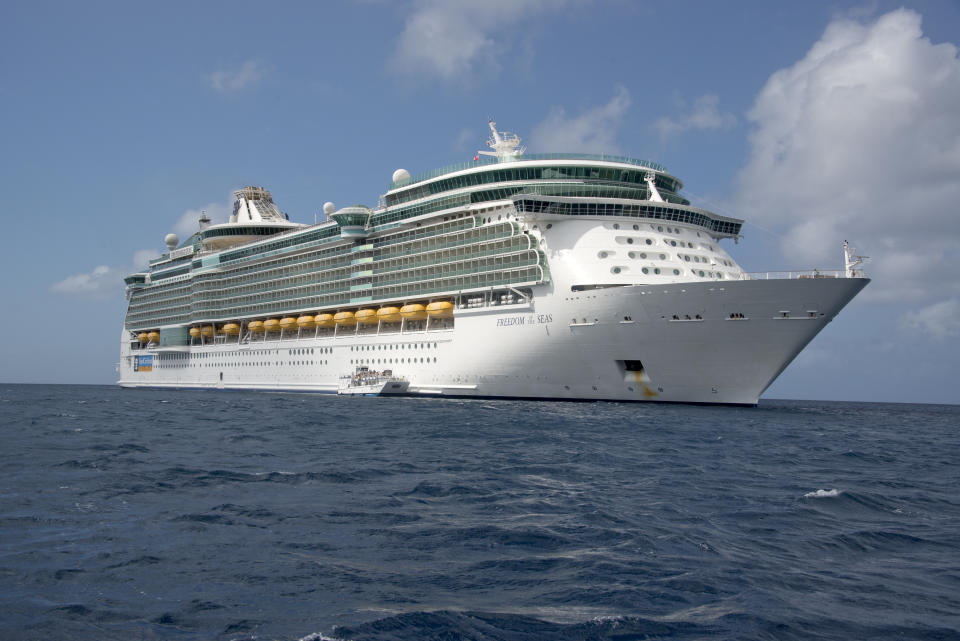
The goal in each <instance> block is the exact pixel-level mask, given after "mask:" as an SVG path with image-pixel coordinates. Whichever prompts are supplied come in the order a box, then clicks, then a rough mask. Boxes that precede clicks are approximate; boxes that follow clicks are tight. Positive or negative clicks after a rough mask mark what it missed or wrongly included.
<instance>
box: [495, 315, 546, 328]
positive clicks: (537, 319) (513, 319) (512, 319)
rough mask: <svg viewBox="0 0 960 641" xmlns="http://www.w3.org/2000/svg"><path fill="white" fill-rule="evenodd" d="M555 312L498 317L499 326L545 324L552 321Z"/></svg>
mask: <svg viewBox="0 0 960 641" xmlns="http://www.w3.org/2000/svg"><path fill="white" fill-rule="evenodd" d="M552 322H553V314H531V315H530V316H507V317H506V318H498V319H497V327H516V326H517V325H543V324H544V323H552Z"/></svg>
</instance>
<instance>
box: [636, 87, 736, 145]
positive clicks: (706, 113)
mask: <svg viewBox="0 0 960 641" xmlns="http://www.w3.org/2000/svg"><path fill="white" fill-rule="evenodd" d="M680 107H681V109H685V108H686V105H684V104H682V103H681V105H680ZM735 124H737V117H736V116H734V115H733V114H732V113H724V112H721V111H720V98H718V97H717V95H716V94H704V95H702V96H700V97H699V98H697V99H696V100H694V101H693V105H691V106H690V108H689V109H686V113H685V114H682V115H680V116H676V117H670V116H664V117H663V118H658V119H657V121H656V122H655V123H653V126H654V128H655V129H656V130H657V131H658V132H659V133H660V135H661V136H662V137H664V138H666V137H667V136H672V135H674V134H679V133H683V132H685V131H690V130H697V129H699V130H710V129H714V130H722V129H729V128H730V127H733V126H734V125H735Z"/></svg>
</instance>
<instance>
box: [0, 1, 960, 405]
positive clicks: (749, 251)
mask: <svg viewBox="0 0 960 641" xmlns="http://www.w3.org/2000/svg"><path fill="white" fill-rule="evenodd" d="M0 20H2V22H3V24H4V25H5V29H4V32H5V33H4V38H3V39H2V40H0V116H2V117H0V128H2V129H0V132H2V141H0V149H2V153H0V188H2V192H3V199H2V205H0V207H2V211H3V222H4V234H3V251H2V252H0V273H2V280H0V288H2V289H0V300H2V301H3V308H4V309H5V310H6V323H5V327H6V331H4V332H2V333H0V382H5V383H16V382H29V383H113V382H115V380H116V372H115V370H114V368H115V366H116V363H117V361H118V360H119V347H120V346H119V339H120V333H121V328H122V322H123V315H124V311H125V305H126V301H125V298H124V290H123V282H122V278H123V276H124V275H125V274H128V273H130V272H132V271H134V270H137V269H140V268H141V267H142V266H143V265H145V263H146V261H147V260H148V259H150V258H153V257H157V256H159V255H160V254H161V253H162V252H163V251H164V250H165V248H164V244H163V238H164V236H165V235H166V234H168V233H170V232H171V231H174V232H176V233H178V234H180V237H181V238H185V237H186V236H188V235H189V234H190V233H191V232H192V231H193V230H194V229H195V228H196V219H197V218H198V216H199V215H200V212H201V211H204V212H206V213H207V214H208V215H209V216H210V217H211V218H213V219H214V220H216V221H222V220H225V218H226V216H227V214H228V212H229V209H230V207H231V203H232V195H231V194H232V192H233V190H235V189H238V188H240V187H242V186H245V185H249V184H253V185H261V186H263V187H266V188H267V189H269V190H270V191H271V192H272V193H273V196H274V200H275V201H276V202H277V204H278V206H279V207H280V208H281V209H282V210H283V211H285V212H287V214H288V215H289V216H290V219H291V220H295V221H298V222H304V223H312V222H313V221H314V220H315V217H316V216H317V214H318V212H320V210H321V208H322V206H323V203H324V202H326V201H331V202H333V203H335V204H336V205H337V207H342V206H346V205H351V204H358V203H359V204H366V205H368V206H372V205H376V203H377V199H378V197H379V196H380V195H381V194H382V193H384V192H385V191H386V189H387V186H388V184H389V181H390V177H391V175H392V173H393V171H394V170H395V169H397V168H400V167H403V168H405V169H407V170H409V171H410V172H411V173H413V174H416V173H419V172H422V171H428V170H431V169H435V168H438V167H441V166H444V165H447V164H451V163H455V162H461V161H468V160H470V159H471V158H472V157H473V155H474V154H475V153H476V151H477V150H479V149H483V148H484V142H485V140H486V138H487V135H488V133H489V132H488V129H487V119H488V118H489V117H493V118H494V119H495V120H496V121H497V123H498V126H499V128H501V129H503V130H508V131H514V132H517V133H518V134H519V135H520V136H521V138H523V140H524V144H525V145H526V146H527V150H528V151H529V152H564V151H574V152H575V151H579V152H590V153H600V152H605V153H615V154H623V155H629V156H632V157H635V158H643V159H648V160H653V161H656V162H658V163H660V164H663V165H665V166H666V167H667V168H668V170H669V171H670V173H672V174H673V175H675V176H677V177H679V178H680V179H681V180H682V181H683V182H684V185H685V187H684V190H683V193H684V195H685V196H686V197H688V198H689V199H690V200H691V201H692V202H693V203H694V204H695V205H698V206H702V207H704V208H706V209H710V210H712V211H715V212H717V213H721V214H724V215H729V216H734V217H737V218H743V219H745V220H746V223H745V225H744V229H743V234H742V238H740V239H739V242H738V243H736V244H734V243H732V242H730V241H724V246H725V248H726V250H727V251H728V252H730V253H731V254H732V255H733V257H734V258H735V259H736V260H737V261H738V262H739V263H740V265H741V266H742V267H743V268H744V269H745V270H746V271H749V272H765V271H775V270H791V269H812V268H820V269H838V268H840V267H841V266H842V253H841V244H842V242H843V240H845V239H848V240H850V241H851V242H852V243H853V244H854V246H855V247H856V249H857V250H858V253H860V254H863V255H866V256H869V257H870V258H869V260H868V261H867V263H866V266H865V268H866V271H867V275H868V276H870V277H871V278H872V279H873V280H872V282H871V283H870V285H868V286H867V288H866V289H865V290H864V291H863V292H862V293H861V294H860V295H859V296H858V297H857V298H856V299H855V300H854V301H853V302H852V303H851V304H850V305H849V306H848V307H847V308H845V309H844V310H843V311H842V312H841V313H840V314H839V315H838V316H837V317H836V318H835V319H834V320H833V322H832V323H830V324H829V325H828V326H827V327H826V328H825V329H824V330H823V332H821V334H820V335H819V336H818V337H817V338H816V339H815V340H814V341H813V342H812V343H811V344H810V345H809V346H808V347H807V349H806V350H805V351H804V352H803V353H801V355H800V356H799V357H798V358H797V360H796V361H794V363H793V364H792V365H791V366H790V367H789V368H788V369H787V370H786V371H785V372H784V373H783V374H782V375H781V377H780V378H779V379H778V380H777V381H776V382H775V383H774V385H773V386H772V387H771V388H770V389H769V390H768V391H767V393H766V394H765V397H767V398H796V399H824V400H855V401H891V402H918V403H960V385H958V384H957V382H956V381H955V378H956V376H957V374H958V372H960V368H958V366H957V363H958V360H960V277H958V271H960V270H958V262H960V57H958V50H957V46H958V44H960V3H958V2H957V1H956V0H915V1H912V2H911V1H909V0H907V1H905V2H888V1H886V0H872V1H868V2H859V3H856V2H842V1H841V2H817V1H810V2H802V3H800V2H770V1H768V0H757V1H753V0H729V1H728V2H712V1H707V0H701V1H692V0H670V1H668V0H649V1H644V0H579V1H569V2H568V1H564V0H483V1H482V2H475V1H466V0H464V1H461V2H457V1H453V0H448V1H438V0H395V1H392V2H388V1H378V0H357V1H355V2H333V1H331V2H323V3H318V2H295V1H290V2H280V3H271V4H270V5H269V6H268V5H266V4H263V3H248V2H243V1H231V2H215V1H210V2H201V3H192V2H191V3H185V2H177V1H172V2H165V3H153V4H146V3H134V2H96V1H94V2H89V3H75V2H44V1H42V0H41V1H29V2H28V1H26V0H22V1H21V0H12V1H10V2H4V3H2V5H0Z"/></svg>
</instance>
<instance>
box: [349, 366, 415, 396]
mask: <svg viewBox="0 0 960 641" xmlns="http://www.w3.org/2000/svg"><path fill="white" fill-rule="evenodd" d="M408 387H410V381H408V380H406V379H404V378H403V377H401V376H394V374H393V370H389V369H386V370H383V371H382V372H377V371H375V370H371V369H369V368H368V367H365V366H361V367H358V368H357V370H356V371H355V372H354V373H353V375H352V376H343V377H341V378H340V387H339V388H338V389H337V394H343V395H350V396H392V395H395V394H404V393H406V391H407V388H408Z"/></svg>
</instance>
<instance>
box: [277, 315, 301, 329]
mask: <svg viewBox="0 0 960 641" xmlns="http://www.w3.org/2000/svg"><path fill="white" fill-rule="evenodd" d="M296 328H297V319H296V318H294V317H293V316H287V317H286V318H281V319H280V329H285V330H287V331H288V332H289V331H290V330H292V329H296Z"/></svg>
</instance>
